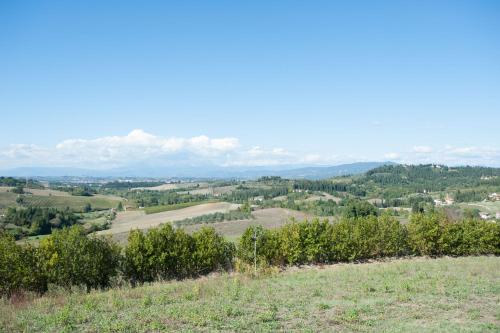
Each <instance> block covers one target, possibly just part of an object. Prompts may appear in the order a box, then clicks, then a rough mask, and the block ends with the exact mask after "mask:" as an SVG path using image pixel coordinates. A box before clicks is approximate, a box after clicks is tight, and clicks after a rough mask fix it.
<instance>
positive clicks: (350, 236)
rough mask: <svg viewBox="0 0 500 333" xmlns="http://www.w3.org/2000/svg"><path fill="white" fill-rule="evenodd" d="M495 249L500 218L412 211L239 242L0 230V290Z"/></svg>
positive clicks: (168, 233)
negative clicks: (22, 238)
mask: <svg viewBox="0 0 500 333" xmlns="http://www.w3.org/2000/svg"><path fill="white" fill-rule="evenodd" d="M481 254H495V255H500V224H498V223H492V222H487V221H482V220H476V219H472V220H463V221H460V222H451V221H449V220H447V219H446V217H445V216H444V215H442V214H440V213H437V212H430V213H425V214H413V215H412V217H411V221H410V223H409V224H408V225H407V226H405V225H403V224H401V223H399V222H398V221H397V220H396V219H395V218H394V217H392V216H389V215H387V214H383V215H379V216H376V215H373V214H368V215H357V216H356V217H353V218H347V217H345V218H343V219H341V220H340V221H338V222H335V223H330V222H328V221H327V220H325V221H320V220H318V219H314V220H312V221H310V222H309V221H304V222H295V221H292V222H291V223H288V224H286V225H284V226H283V227H281V228H278V229H273V230H267V229H264V228H262V227H260V226H254V227H250V228H248V229H247V230H246V231H245V232H244V233H243V235H242V237H241V238H240V241H239V243H238V245H237V247H236V246H235V245H234V244H233V243H231V242H228V241H226V240H225V239H224V238H223V237H222V236H220V235H219V234H217V233H216V232H215V229H213V228H211V227H204V228H202V229H200V230H198V231H196V232H194V233H193V234H191V235H190V234H187V233H186V232H184V230H183V229H176V228H174V227H172V225H170V224H165V225H163V226H161V227H159V228H153V229H150V230H149V231H148V232H147V233H144V232H142V231H139V230H134V231H131V233H130V234H129V238H128V244H127V245H126V246H125V247H124V248H121V247H119V246H118V245H116V244H115V243H114V242H112V241H111V240H110V239H109V238H100V237H96V236H86V234H85V230H84V229H83V228H82V227H81V226H73V227H71V228H65V229H63V230H58V231H55V232H54V233H53V234H52V235H49V236H47V237H46V238H44V239H43V240H42V241H41V242H40V246H39V247H32V246H30V245H19V244H16V243H15V240H14V238H12V237H11V236H9V235H6V234H3V235H2V234H0V296H2V295H5V296H7V297H9V296H10V295H12V294H13V293H15V292H18V291H23V290H24V291H34V292H38V293H43V292H45V291H46V290H47V289H48V287H49V286H50V285H56V286H60V287H64V288H66V289H71V288H72V287H73V286H78V287H81V288H86V289H87V290H90V289H97V288H107V287H109V286H111V285H113V284H114V283H119V282H118V281H122V282H123V281H128V283H130V284H132V285H136V284H137V283H144V282H151V281H156V280H165V279H181V278H186V277H196V276H199V275H204V274H208V273H210V272H213V271H216V270H229V269H231V267H232V264H233V263H234V261H235V260H237V261H239V262H241V263H242V264H245V263H248V264H253V263H254V262H256V263H257V264H259V265H264V266H266V265H301V264H318V263H335V262H348V261H357V260H364V259H370V258H381V257H394V256H402V255H430V256H438V255H454V256H459V255H460V256H461V255H481Z"/></svg>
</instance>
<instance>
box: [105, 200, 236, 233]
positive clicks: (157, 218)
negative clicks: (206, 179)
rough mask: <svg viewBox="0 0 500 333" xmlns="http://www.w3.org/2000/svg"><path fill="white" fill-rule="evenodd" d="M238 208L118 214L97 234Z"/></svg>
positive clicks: (199, 207)
mask: <svg viewBox="0 0 500 333" xmlns="http://www.w3.org/2000/svg"><path fill="white" fill-rule="evenodd" d="M238 207H239V205H238V204H232V203H228V202H212V203H206V204H201V205H196V206H192V207H188V208H182V209H177V210H171V211H167V212H161V213H156V214H148V215H146V214H145V213H144V211H128V212H120V213H118V215H117V217H116V219H115V220H114V221H113V223H112V224H111V228H110V229H108V230H103V231H99V232H98V233H99V234H116V233H122V232H128V231H130V230H131V229H148V228H152V227H156V226H158V225H160V224H162V223H166V222H172V221H179V220H183V219H186V218H192V217H196V216H200V215H205V214H213V213H218V212H227V211H230V210H234V209H237V208H238Z"/></svg>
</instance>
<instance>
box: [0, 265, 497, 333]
mask: <svg viewBox="0 0 500 333" xmlns="http://www.w3.org/2000/svg"><path fill="white" fill-rule="evenodd" d="M499 266H500V258H499V257H462V258H438V259H426V258H413V259H400V260H392V261H391V260H389V261H385V262H372V263H364V264H337V265H331V266H323V267H312V268H304V269H298V268H291V269H288V270H287V271H285V272H282V273H273V274H268V275H264V276H260V277H257V278H252V277H250V276H248V275H245V274H237V273H233V274H223V275H213V276H209V277H205V278H200V279H196V280H185V281H172V282H163V283H154V284H149V285H145V286H141V287H137V288H134V289H132V288H117V289H112V290H109V291H104V292H100V291H93V292H90V293H88V294H87V293H85V292H83V291H82V292H75V293H73V294H66V293H64V292H63V291H61V292H59V293H58V292H54V293H53V294H51V295H46V296H43V297H41V298H37V299H34V300H31V299H29V298H27V299H18V300H17V301H13V302H12V303H9V302H8V301H6V300H3V301H2V303H0V325H1V326H2V327H3V328H4V331H5V332H21V331H25V332H61V331H65V332H69V331H72V332H156V331H194V332H206V331H214V330H218V331H313V332H317V331H336V332H458V331H460V332H498V331H499V330H500V309H499V306H498V304H499V302H500V288H499V286H500V271H499V270H498V267H499Z"/></svg>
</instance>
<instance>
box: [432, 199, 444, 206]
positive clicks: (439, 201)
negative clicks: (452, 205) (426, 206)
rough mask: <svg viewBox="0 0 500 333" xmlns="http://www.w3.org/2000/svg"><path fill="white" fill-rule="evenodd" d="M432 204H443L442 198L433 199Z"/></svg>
mask: <svg viewBox="0 0 500 333" xmlns="http://www.w3.org/2000/svg"><path fill="white" fill-rule="evenodd" d="M434 205H436V206H443V205H444V203H443V201H442V200H439V199H434Z"/></svg>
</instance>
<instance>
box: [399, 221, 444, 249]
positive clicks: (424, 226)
mask: <svg viewBox="0 0 500 333" xmlns="http://www.w3.org/2000/svg"><path fill="white" fill-rule="evenodd" d="M445 220H446V217H445V216H444V215H443V214H439V213H436V212H430V213H427V214H423V213H418V214H413V215H412V216H411V218H410V223H409V225H408V240H409V245H410V248H411V250H412V252H413V253H414V254H417V255H429V256H436V255H439V254H441V252H442V249H441V237H442V232H443V228H442V223H443V221H445Z"/></svg>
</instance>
